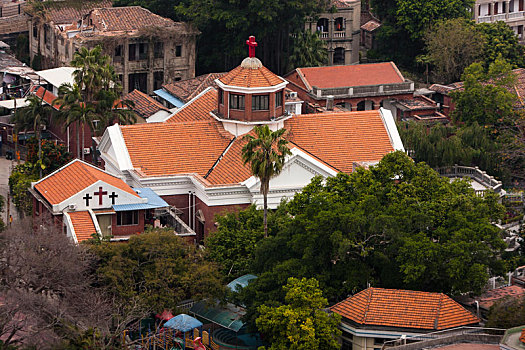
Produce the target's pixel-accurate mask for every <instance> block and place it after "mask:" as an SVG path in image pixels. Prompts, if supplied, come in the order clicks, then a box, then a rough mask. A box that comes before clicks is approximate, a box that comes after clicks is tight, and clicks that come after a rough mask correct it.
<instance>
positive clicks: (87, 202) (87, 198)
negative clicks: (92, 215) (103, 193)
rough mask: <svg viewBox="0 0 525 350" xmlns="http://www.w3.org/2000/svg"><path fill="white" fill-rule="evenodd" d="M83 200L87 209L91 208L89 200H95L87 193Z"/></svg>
mask: <svg viewBox="0 0 525 350" xmlns="http://www.w3.org/2000/svg"><path fill="white" fill-rule="evenodd" d="M82 199H84V200H85V201H86V207H89V200H90V199H93V197H91V196H90V195H89V193H86V195H85V196H84V197H82Z"/></svg>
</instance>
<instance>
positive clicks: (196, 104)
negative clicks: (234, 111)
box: [166, 88, 217, 123]
mask: <svg viewBox="0 0 525 350" xmlns="http://www.w3.org/2000/svg"><path fill="white" fill-rule="evenodd" d="M216 108H217V90H215V89H213V88H211V89H209V90H208V91H206V92H204V93H203V94H202V95H200V96H199V97H198V98H196V99H194V100H192V101H190V102H189V103H187V104H185V105H184V106H182V107H181V108H180V109H179V110H178V111H177V112H175V114H174V115H173V116H172V117H170V118H169V119H168V120H166V122H168V123H180V122H188V121H197V120H214V118H213V117H212V116H211V115H210V112H211V111H213V110H214V109H216Z"/></svg>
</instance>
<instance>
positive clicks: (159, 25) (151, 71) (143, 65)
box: [29, 6, 198, 94]
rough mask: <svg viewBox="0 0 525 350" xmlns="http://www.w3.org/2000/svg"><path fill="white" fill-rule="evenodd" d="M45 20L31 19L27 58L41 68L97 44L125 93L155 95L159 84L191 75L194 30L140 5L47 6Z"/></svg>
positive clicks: (67, 60) (66, 60) (60, 63)
mask: <svg viewBox="0 0 525 350" xmlns="http://www.w3.org/2000/svg"><path fill="white" fill-rule="evenodd" d="M49 13H50V15H49V16H48V17H49V19H48V20H46V21H43V20H42V19H41V18H37V17H32V19H31V24H30V35H29V38H30V53H31V57H32V58H34V57H35V56H37V55H38V56H40V57H41V62H42V68H54V67H59V66H66V65H68V64H69V63H70V62H71V60H72V59H73V56H74V53H75V52H76V51H78V50H79V48H80V47H87V48H93V47H95V46H97V45H101V46H102V48H103V51H104V53H105V54H107V55H109V56H110V57H111V60H112V62H111V63H112V65H113V66H114V67H115V72H116V74H117V75H118V76H119V77H120V79H121V82H122V86H123V88H124V91H123V92H124V94H126V93H128V92H131V91H133V90H135V89H137V90H140V91H142V92H145V93H147V94H153V91H154V90H157V89H160V87H161V86H162V85H163V84H167V83H171V82H174V81H177V80H181V79H188V78H192V77H194V76H195V45H196V37H197V34H198V31H197V30H195V29H193V28H192V27H191V26H190V25H188V24H186V23H181V22H174V21H172V20H170V19H167V18H163V17H161V16H158V15H156V14H153V13H151V12H150V11H148V10H146V9H144V8H142V7H139V6H129V7H105V8H95V9H91V10H90V11H88V12H87V13H85V12H82V11H74V12H71V13H69V12H68V13H67V15H66V14H62V13H61V12H58V11H55V10H53V9H50V10H49Z"/></svg>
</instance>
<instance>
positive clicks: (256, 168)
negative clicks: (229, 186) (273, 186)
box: [242, 125, 292, 237]
mask: <svg viewBox="0 0 525 350" xmlns="http://www.w3.org/2000/svg"><path fill="white" fill-rule="evenodd" d="M253 131H254V133H255V135H256V136H257V137H254V136H253V135H251V134H247V135H245V136H244V140H245V141H247V143H246V144H245V145H244V147H243V148H242V159H243V161H244V164H247V163H249V164H250V168H251V170H252V174H253V175H254V176H255V177H256V178H258V179H259V181H260V183H261V187H260V192H261V193H262V195H263V210H264V237H268V218H267V217H268V191H269V190H270V180H271V179H272V177H274V176H277V175H279V174H280V173H281V170H282V169H283V166H284V161H285V159H286V156H287V155H290V154H292V152H291V151H290V149H289V148H288V146H287V145H288V141H286V139H284V137H283V135H284V133H285V132H286V130H285V129H279V130H276V131H271V130H270V128H269V127H268V125H264V126H256V127H254V129H253Z"/></svg>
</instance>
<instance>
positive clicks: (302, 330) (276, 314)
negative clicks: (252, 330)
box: [256, 278, 341, 350]
mask: <svg viewBox="0 0 525 350" xmlns="http://www.w3.org/2000/svg"><path fill="white" fill-rule="evenodd" d="M283 290H284V291H285V292H286V296H285V302H284V305H280V306H267V305H261V306H260V307H259V313H260V316H259V317H258V318H257V321H256V323H257V328H258V329H259V331H260V332H261V333H262V334H263V335H264V336H265V338H266V339H267V340H268V341H269V342H270V343H271V346H270V347H269V348H268V350H286V349H290V350H308V349H326V350H330V349H333V350H336V349H339V348H340V345H339V343H338V342H337V336H339V335H340V334H341V331H340V330H339V329H338V326H339V322H340V321H341V317H340V316H339V315H337V314H328V313H327V312H326V311H324V310H323V309H324V308H326V307H327V306H328V300H326V298H324V297H323V292H322V291H321V289H319V283H318V282H317V281H316V280H315V279H314V278H311V279H306V278H302V279H297V278H289V279H288V283H287V284H286V285H285V286H283Z"/></svg>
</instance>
